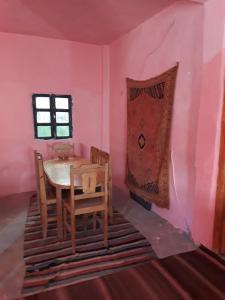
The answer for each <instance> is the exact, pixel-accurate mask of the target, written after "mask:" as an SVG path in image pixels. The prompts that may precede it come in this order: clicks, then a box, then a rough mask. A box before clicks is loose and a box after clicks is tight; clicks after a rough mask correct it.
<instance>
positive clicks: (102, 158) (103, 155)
mask: <svg viewBox="0 0 225 300" xmlns="http://www.w3.org/2000/svg"><path fill="white" fill-rule="evenodd" d="M98 163H99V164H100V165H101V166H104V165H105V164H108V165H109V175H108V176H109V178H108V198H109V199H108V205H109V216H110V221H111V222H112V218H113V209H112V162H111V157H110V155H109V153H107V152H105V151H102V150H99V151H98Z"/></svg>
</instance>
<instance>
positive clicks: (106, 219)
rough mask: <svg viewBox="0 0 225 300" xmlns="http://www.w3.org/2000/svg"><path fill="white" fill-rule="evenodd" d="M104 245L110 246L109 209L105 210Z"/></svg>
mask: <svg viewBox="0 0 225 300" xmlns="http://www.w3.org/2000/svg"><path fill="white" fill-rule="evenodd" d="M104 245H105V247H106V248H107V247H108V211H106V210H105V211H104Z"/></svg>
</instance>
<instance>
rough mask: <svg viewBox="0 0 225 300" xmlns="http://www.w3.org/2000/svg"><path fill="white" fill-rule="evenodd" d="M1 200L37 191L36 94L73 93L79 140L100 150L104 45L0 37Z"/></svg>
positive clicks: (43, 144) (41, 144) (42, 148)
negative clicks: (35, 154) (35, 186)
mask: <svg viewBox="0 0 225 300" xmlns="http://www.w3.org/2000/svg"><path fill="white" fill-rule="evenodd" d="M0 45H1V46H0V66H1V68H0V91H1V95H0V103H1V110H0V128H1V132H0V141H1V151H0V174H1V179H0V196H3V195H7V194H12V193H18V192H23V191H28V190H32V189H34V168H33V157H32V150H33V149H38V150H40V151H42V152H44V153H45V151H46V141H43V140H35V139H34V136H33V119H32V118H33V117H32V105H31V95H32V93H34V92H40V93H42V92H43V93H59V94H60V93H68V94H71V95H72V97H73V102H74V110H73V122H74V138H73V140H74V142H75V143H81V144H83V145H84V148H83V150H84V154H85V155H86V156H87V155H88V153H89V146H90V145H96V146H101V141H102V139H103V138H102V134H103V133H102V130H101V128H102V123H101V122H102V82H101V80H102V50H101V47H98V46H94V45H88V44H80V43H75V42H68V41H60V40H54V39H47V38H38V37H31V36H23V35H16V34H4V33H0Z"/></svg>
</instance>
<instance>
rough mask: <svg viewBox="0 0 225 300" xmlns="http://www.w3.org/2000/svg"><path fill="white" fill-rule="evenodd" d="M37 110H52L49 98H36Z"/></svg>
mask: <svg viewBox="0 0 225 300" xmlns="http://www.w3.org/2000/svg"><path fill="white" fill-rule="evenodd" d="M36 108H50V99H49V97H36Z"/></svg>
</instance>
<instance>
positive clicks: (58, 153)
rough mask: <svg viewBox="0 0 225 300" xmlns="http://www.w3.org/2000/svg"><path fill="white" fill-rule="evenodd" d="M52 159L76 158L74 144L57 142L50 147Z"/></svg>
mask: <svg viewBox="0 0 225 300" xmlns="http://www.w3.org/2000/svg"><path fill="white" fill-rule="evenodd" d="M48 147H49V150H50V156H51V158H59V159H67V158H68V157H72V156H74V144H73V143H72V144H69V143H61V142H56V143H53V144H51V145H49V146H48Z"/></svg>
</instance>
